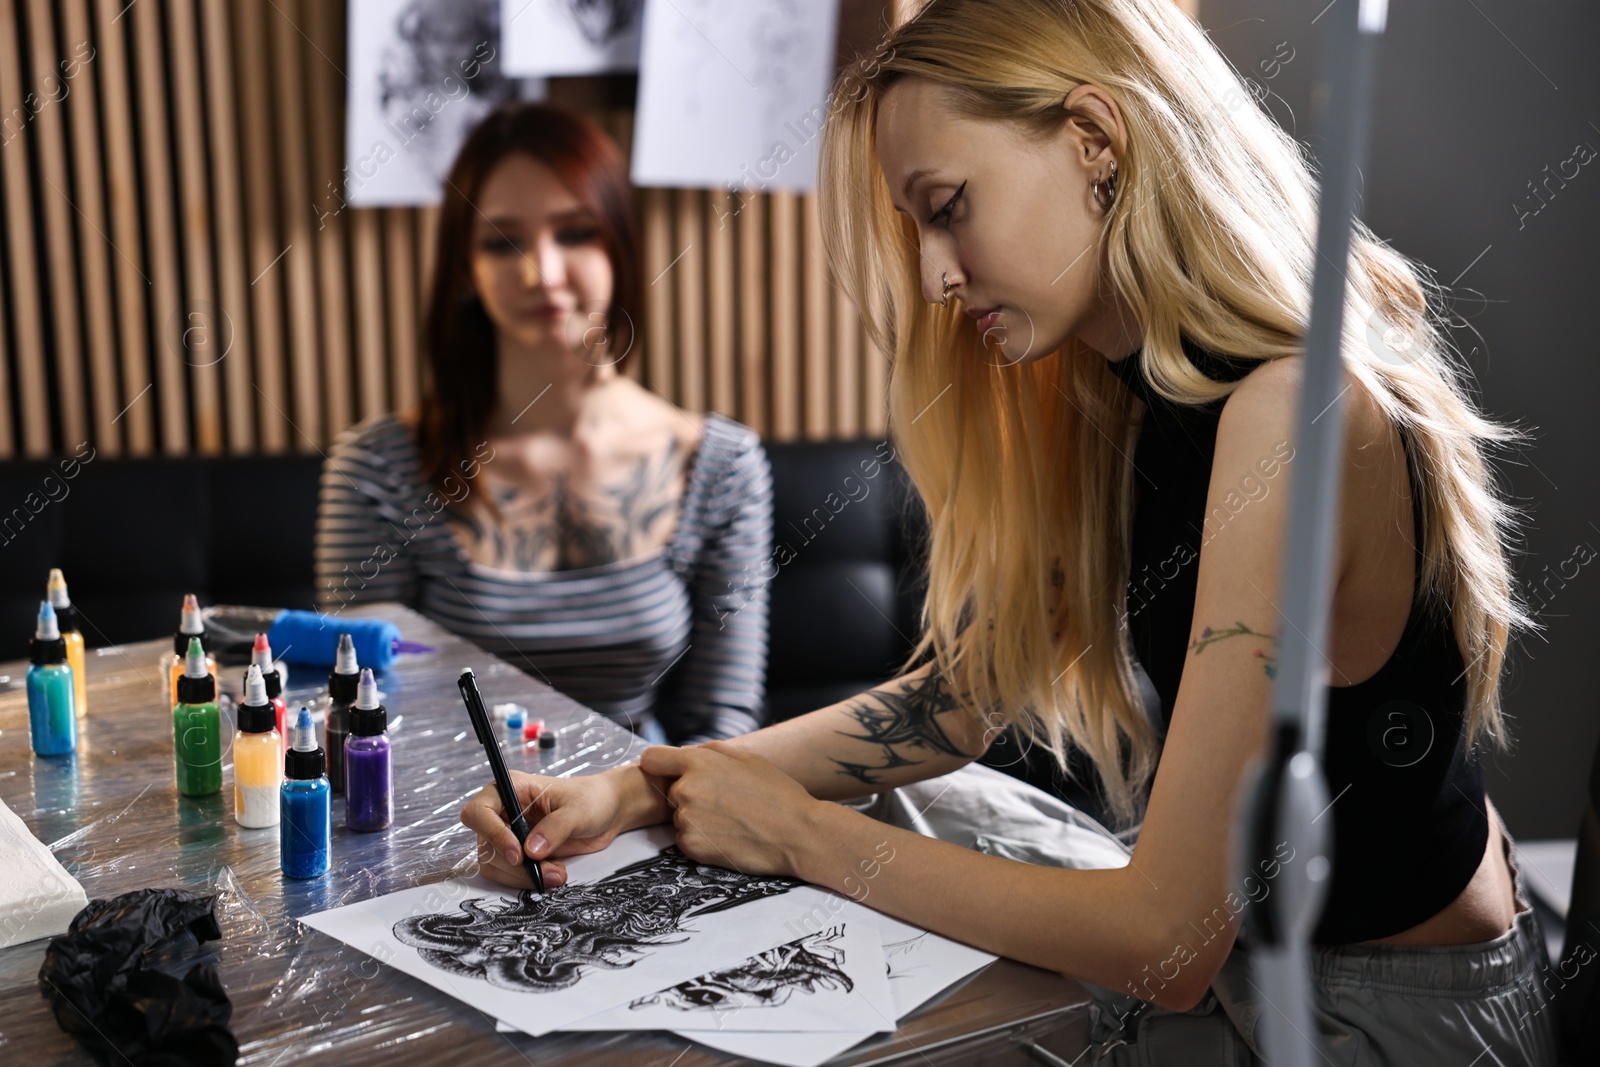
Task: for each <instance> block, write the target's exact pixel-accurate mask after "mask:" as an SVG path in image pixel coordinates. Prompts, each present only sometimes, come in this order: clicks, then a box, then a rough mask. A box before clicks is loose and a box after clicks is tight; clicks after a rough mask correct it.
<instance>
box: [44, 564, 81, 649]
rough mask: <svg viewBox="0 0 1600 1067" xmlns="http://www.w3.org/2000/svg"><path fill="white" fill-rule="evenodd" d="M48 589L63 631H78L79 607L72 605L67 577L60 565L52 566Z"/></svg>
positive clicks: (52, 605) (51, 603) (47, 584)
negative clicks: (68, 592) (64, 575)
mask: <svg viewBox="0 0 1600 1067" xmlns="http://www.w3.org/2000/svg"><path fill="white" fill-rule="evenodd" d="M46 590H47V592H48V593H49V595H50V606H51V607H52V608H54V609H55V612H56V621H57V623H58V624H59V625H60V627H61V632H62V633H64V634H65V633H72V632H74V631H76V630H77V629H78V609H77V608H75V607H73V606H72V597H70V596H68V595H67V579H66V578H65V577H63V576H62V574H61V568H60V567H51V568H50V578H49V580H48V582H47V583H46Z"/></svg>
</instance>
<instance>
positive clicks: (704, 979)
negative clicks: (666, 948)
mask: <svg viewBox="0 0 1600 1067" xmlns="http://www.w3.org/2000/svg"><path fill="white" fill-rule="evenodd" d="M842 937H844V925H843V924H840V925H838V926H834V927H830V928H829V929H827V930H821V931H818V932H817V933H814V934H808V935H806V936H805V937H801V938H796V939H795V940H793V941H790V942H789V943H788V944H786V945H779V946H778V947H777V948H772V949H768V950H767V951H765V952H761V953H757V954H756V955H754V956H751V957H750V958H749V959H747V960H745V961H744V962H743V963H739V964H736V965H734V966H732V967H728V968H725V969H723V970H720V971H712V972H711V973H709V974H703V975H701V976H700V977H698V978H691V979H689V981H687V982H679V983H678V984H677V985H675V986H672V987H671V988H670V989H663V990H662V991H661V992H659V993H652V994H651V995H650V996H648V997H640V998H639V999H638V1000H635V1001H634V1002H633V1003H631V1004H629V1005H628V1006H629V1007H630V1008H646V1007H649V1006H650V1005H652V1004H661V1005H663V1006H664V1007H668V1008H674V1009H676V1010H678V1011H727V1010H730V1009H733V1010H741V1009H744V1008H777V1007H781V1006H782V1005H784V1004H786V1003H788V1001H789V998H790V997H791V996H793V995H794V993H795V991H796V990H799V991H800V992H803V993H815V992H817V991H818V990H819V989H837V990H840V991H841V992H845V993H848V992H850V991H851V990H853V989H855V982H853V981H851V979H850V976H849V975H848V974H846V973H845V972H844V963H845V955H844V949H842V948H840V947H839V946H837V945H835V944H833V942H835V941H838V940H839V939H841V938H842Z"/></svg>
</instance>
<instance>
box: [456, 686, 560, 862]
mask: <svg viewBox="0 0 1600 1067" xmlns="http://www.w3.org/2000/svg"><path fill="white" fill-rule="evenodd" d="M456 685H457V686H459V687H460V689H461V699H462V700H464V701H466V704H467V715H468V717H469V718H471V719H472V728H473V729H474V730H476V731H477V733H478V740H479V741H482V742H483V748H484V751H486V752H488V753H489V770H490V772H491V773H493V775H494V787H495V788H496V789H498V790H499V791H500V804H501V806H502V807H504V808H505V809H506V821H507V822H509V823H510V824H511V832H512V833H514V834H516V835H517V844H518V846H524V845H525V843H526V842H527V840H528V820H527V819H524V818H523V817H522V807H521V805H519V804H518V803H517V791H516V789H515V788H513V787H512V785H511V775H509V774H507V773H506V761H505V760H504V759H503V758H502V757H501V755H500V742H499V741H498V740H496V738H495V736H494V727H492V726H490V725H489V713H488V712H486V711H484V710H483V695H482V694H481V693H479V692H478V679H477V676H476V675H474V674H473V673H472V668H471V667H462V668H461V674H460V676H458V677H457V678H456ZM522 866H523V867H524V868H526V869H527V872H528V877H530V878H532V879H533V888H534V889H535V890H537V891H538V892H540V893H543V892H544V875H543V874H541V873H539V861H538V860H536V859H534V858H533V857H532V856H530V855H528V851H527V848H526V847H523V849H522Z"/></svg>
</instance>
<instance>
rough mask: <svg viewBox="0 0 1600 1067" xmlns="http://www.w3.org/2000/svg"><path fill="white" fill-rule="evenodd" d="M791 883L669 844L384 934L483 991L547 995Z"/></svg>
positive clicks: (412, 919) (410, 920) (409, 920)
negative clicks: (590, 877)
mask: <svg viewBox="0 0 1600 1067" xmlns="http://www.w3.org/2000/svg"><path fill="white" fill-rule="evenodd" d="M800 884H801V883H800V882H798V881H796V880H794V879H793V878H766V877H756V876H752V875H747V874H740V873H739V872H737V871H729V870H724V869H723V868H721V867H707V866H702V865H701V864H698V863H695V862H694V861H693V860H691V859H689V858H688V857H687V856H685V855H684V854H683V853H681V852H679V851H678V849H677V847H676V846H673V847H669V848H666V849H663V850H662V851H661V853H660V854H659V855H656V856H652V857H650V858H649V859H644V860H640V861H639V862H637V863H633V864H629V865H628V866H626V867H623V868H621V869H620V870H617V871H615V872H613V873H612V874H610V875H608V876H607V877H605V878H602V879H600V880H599V881H597V882H587V883H584V884H580V885H570V886H562V887H561V888H559V889H555V890H552V891H550V892H549V893H546V894H544V895H543V896H538V895H535V894H534V893H532V892H531V891H524V892H522V893H520V894H518V897H517V900H516V901H515V902H505V903H499V902H495V903H489V902H486V901H485V900H484V899H483V898H476V899H473V900H465V901H462V902H461V904H460V908H461V914H456V913H454V912H443V913H435V914H431V915H412V916H407V917H406V918H404V919H401V920H400V921H399V922H397V923H395V924H394V936H395V937H396V938H397V939H398V940H399V941H400V942H401V943H402V944H406V945H410V946H411V947H412V948H415V949H416V950H417V954H418V955H419V956H421V957H422V959H423V960H425V961H426V962H428V963H430V964H432V965H433V966H435V967H438V968H439V969H440V970H444V971H449V972H450V973H452V974H457V975H461V976H462V977H466V978H482V979H484V980H485V981H487V982H488V983H489V984H490V985H492V986H497V987H499V988H501V989H510V990H514V991H517V992H523V993H548V992H551V991H553V990H557V989H565V988H567V987H568V986H571V985H575V984H576V983H577V982H578V980H579V979H581V978H582V977H583V976H584V975H585V974H586V973H588V971H590V970H591V969H593V968H596V967H607V968H612V969H620V968H623V967H630V966H632V965H633V964H634V963H635V962H636V961H637V960H638V959H639V957H640V956H641V955H642V954H643V953H644V951H645V950H646V949H648V948H649V947H650V946H652V945H666V944H677V943H679V942H681V941H683V940H685V938H683V937H680V936H678V935H680V934H683V933H684V932H685V929H684V928H685V926H686V924H687V923H688V921H689V920H690V919H692V918H694V917H695V916H697V915H709V914H711V913H713V912H718V911H725V910H727V909H728V908H736V907H738V906H739V905H741V904H746V903H749V902H750V901H752V900H759V899H762V898H765V897H772V896H778V895H779V894H782V893H787V892H789V890H791V889H794V888H795V887H796V886H799V885H800Z"/></svg>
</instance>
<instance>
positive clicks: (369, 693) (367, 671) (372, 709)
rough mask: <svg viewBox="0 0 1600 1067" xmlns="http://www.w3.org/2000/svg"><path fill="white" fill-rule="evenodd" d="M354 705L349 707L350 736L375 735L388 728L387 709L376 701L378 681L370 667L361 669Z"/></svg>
mask: <svg viewBox="0 0 1600 1067" xmlns="http://www.w3.org/2000/svg"><path fill="white" fill-rule="evenodd" d="M357 690H358V693H357V696H356V704H355V707H353V708H351V709H350V736H352V737H375V736H376V735H378V734H381V733H383V732H384V731H385V730H387V729H388V728H389V709H388V708H386V707H384V706H383V705H382V704H380V703H378V682H377V680H376V679H374V678H373V677H372V668H371V667H363V668H362V669H361V683H360V685H358V686H357Z"/></svg>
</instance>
